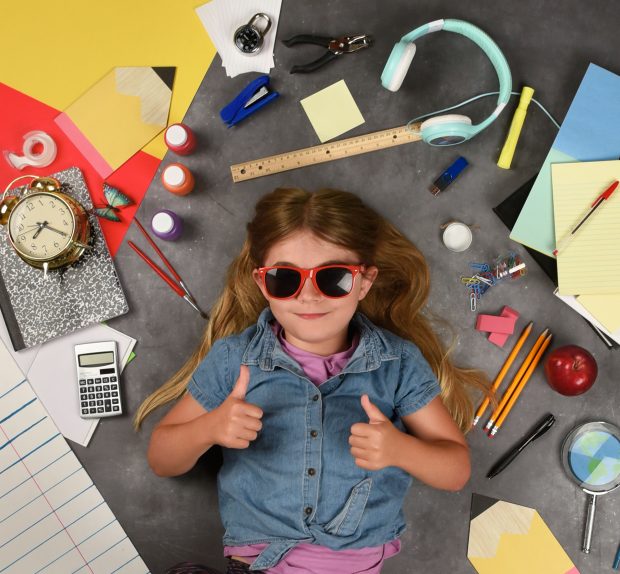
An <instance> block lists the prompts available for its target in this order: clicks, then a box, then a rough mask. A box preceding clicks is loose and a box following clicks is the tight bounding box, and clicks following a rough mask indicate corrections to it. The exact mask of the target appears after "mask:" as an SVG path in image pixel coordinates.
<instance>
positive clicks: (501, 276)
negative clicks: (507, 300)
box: [461, 251, 527, 311]
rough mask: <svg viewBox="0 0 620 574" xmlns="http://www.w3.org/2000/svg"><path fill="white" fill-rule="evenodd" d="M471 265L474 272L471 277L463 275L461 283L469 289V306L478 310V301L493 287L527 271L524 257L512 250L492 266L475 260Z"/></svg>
mask: <svg viewBox="0 0 620 574" xmlns="http://www.w3.org/2000/svg"><path fill="white" fill-rule="evenodd" d="M469 266H470V267H471V268H472V269H473V270H474V274H473V275H472V276H471V277H464V276H461V283H463V285H465V286H466V287H467V289H468V290H469V308H470V309H471V310H472V311H476V308H477V306H478V305H477V302H478V301H479V300H480V298H481V297H482V296H483V295H484V294H485V293H486V292H487V291H488V290H489V289H490V288H491V287H493V286H495V285H497V284H499V283H501V282H502V281H504V280H507V279H517V278H518V277H521V276H523V275H525V274H526V273H527V268H526V265H525V263H524V261H523V259H521V257H520V256H519V255H517V254H516V253H514V252H512V251H511V252H509V253H508V254H506V255H500V256H499V257H497V258H496V259H495V261H494V262H493V265H492V266H491V265H489V264H488V263H474V262H472V263H470V264H469ZM491 268H492V269H493V270H492V271H491Z"/></svg>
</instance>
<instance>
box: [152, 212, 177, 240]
mask: <svg viewBox="0 0 620 574" xmlns="http://www.w3.org/2000/svg"><path fill="white" fill-rule="evenodd" d="M151 229H152V230H153V233H154V234H155V235H157V237H159V238H161V239H165V240H166V241H174V240H175V239H178V238H179V237H180V236H181V233H182V232H183V220H182V219H181V218H180V217H179V216H178V215H177V214H176V213H174V211H170V210H169V209H162V210H161V211H158V212H157V213H156V214H155V215H153V219H151Z"/></svg>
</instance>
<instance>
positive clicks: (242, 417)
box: [212, 365, 263, 448]
mask: <svg viewBox="0 0 620 574" xmlns="http://www.w3.org/2000/svg"><path fill="white" fill-rule="evenodd" d="M249 383H250V369H248V367H247V366H246V365H241V368H240V370H239V377H238V378H237V381H236V382H235V386H234V387H233V389H232V391H231V392H230V395H228V397H227V398H226V400H225V401H224V402H223V403H222V404H221V405H220V406H219V407H217V408H216V409H214V410H213V411H212V412H213V414H216V416H217V419H218V420H217V421H216V425H214V428H215V429H217V430H216V437H215V439H216V443H217V444H219V445H220V446H224V447H227V448H248V446H250V443H251V442H252V441H253V440H256V437H257V436H258V431H260V429H261V428H263V423H262V422H261V418H262V416H263V411H262V410H261V409H260V408H259V407H257V406H256V405H253V404H251V403H247V402H246V401H245V394H246V393H247V390H248V385H249Z"/></svg>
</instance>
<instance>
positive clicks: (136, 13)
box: [0, 0, 215, 158]
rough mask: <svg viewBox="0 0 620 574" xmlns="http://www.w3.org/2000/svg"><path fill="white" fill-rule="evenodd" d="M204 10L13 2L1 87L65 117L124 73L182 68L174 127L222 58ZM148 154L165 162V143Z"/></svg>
mask: <svg viewBox="0 0 620 574" xmlns="http://www.w3.org/2000/svg"><path fill="white" fill-rule="evenodd" d="M200 3H201V2H200V0H175V2H170V0H149V1H148V2H127V1H126V0H107V1H106V2H84V0H63V2H49V1H48V0H24V1H22V2H16V1H13V2H10V1H9V2H6V3H5V6H4V9H3V10H2V18H1V19H0V47H2V48H3V50H2V53H3V54H4V57H3V58H2V77H1V78H0V81H2V82H4V83H5V84H8V85H9V86H11V87H12V88H15V89H17V90H19V91H21V92H24V93H26V94H28V95H29V96H32V97H33V98H36V99H38V100H40V101H42V102H44V103H46V104H48V105H50V106H52V107H54V108H56V109H58V110H64V109H65V108H66V107H67V106H69V104H71V103H72V102H73V101H74V100H75V99H76V98H77V97H78V96H80V95H81V94H83V93H84V92H86V91H87V90H88V89H89V88H90V87H91V86H92V85H94V84H95V83H97V82H98V81H99V80H100V79H101V78H102V77H103V76H104V75H106V74H107V73H108V72H110V70H112V69H113V68H115V67H117V66H174V67H176V75H175V81H174V90H173V95H172V102H171V107H170V116H169V122H170V123H174V122H178V121H180V120H181V119H182V118H183V116H184V115H185V112H186V111H187V109H188V108H189V105H190V103H191V101H192V99H193V98H194V95H195V94H196V91H197V90H198V87H199V86H200V83H201V81H202V79H203V77H204V75H205V73H206V71H207V69H208V68H209V65H210V64H211V61H212V60H213V57H214V55H215V47H214V46H213V44H212V43H211V40H210V39H209V37H208V36H207V34H206V33H205V30H204V28H203V26H202V24H201V23H200V20H199V19H198V17H197V16H196V12H195V8H196V6H198V5H199V4H200ZM144 151H145V152H147V153H150V154H152V155H154V156H155V157H159V158H162V157H163V156H164V154H165V153H166V151H167V148H166V146H165V144H164V141H163V135H160V136H158V137H157V138H155V139H154V140H153V141H152V142H150V143H149V144H148V145H147V146H145V147H144Z"/></svg>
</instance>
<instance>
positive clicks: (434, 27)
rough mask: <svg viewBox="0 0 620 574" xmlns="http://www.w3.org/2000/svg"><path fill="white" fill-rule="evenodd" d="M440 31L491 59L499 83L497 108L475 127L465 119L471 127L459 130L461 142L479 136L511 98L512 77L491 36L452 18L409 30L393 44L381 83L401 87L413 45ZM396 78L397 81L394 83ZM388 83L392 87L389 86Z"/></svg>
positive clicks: (413, 48)
mask: <svg viewBox="0 0 620 574" xmlns="http://www.w3.org/2000/svg"><path fill="white" fill-rule="evenodd" d="M439 31H446V32H453V33H456V34H461V35H462V36H465V37H466V38H469V39H470V40H471V41H472V42H474V43H475V44H477V45H478V46H479V47H480V49H482V51H483V52H484V53H485V54H486V55H487V57H488V58H489V60H491V63H492V64H493V67H494V69H495V72H496V73H497V77H498V80H499V96H498V98H497V106H496V108H495V110H494V111H493V113H492V114H491V115H490V116H488V117H487V118H486V119H485V120H484V121H482V122H481V123H479V124H477V125H471V122H469V119H468V118H464V119H466V120H467V122H469V124H470V125H468V126H467V127H466V128H463V129H462V130H460V131H462V132H463V133H464V135H463V137H461V141H463V140H464V139H469V138H471V137H473V136H474V135H476V134H478V133H480V132H481V131H482V130H483V129H484V128H486V127H487V126H488V125H489V124H491V123H492V122H493V121H494V120H495V119H496V118H497V116H499V114H500V113H501V111H502V110H503V109H504V107H505V106H506V104H507V103H508V100H509V99H510V92H511V90H512V76H511V74H510V68H509V67H508V62H507V61H506V58H505V57H504V54H502V51H501V50H500V49H499V46H498V45H497V44H496V43H495V42H494V41H493V40H492V39H491V37H490V36H489V35H488V34H486V33H485V32H483V31H482V30H481V29H480V28H478V27H477V26H474V25H473V24H470V23H469V22H465V21H463V20H454V19H445V20H434V21H433V22H429V23H427V24H424V25H422V26H419V27H418V28H416V29H415V30H412V31H411V32H409V33H408V34H406V35H405V36H403V37H402V38H401V39H400V41H399V42H398V44H396V46H395V47H394V49H393V51H392V54H391V55H390V59H389V60H388V63H387V64H386V66H385V69H384V71H383V75H382V77H381V80H382V83H383V85H384V86H385V87H386V88H388V89H390V90H392V91H396V90H397V89H398V87H400V83H401V82H402V79H403V78H404V74H405V73H406V70H407V68H408V67H409V63H410V62H411V60H412V59H413V54H414V53H415V44H413V42H414V41H415V40H417V39H418V38H420V37H422V36H425V35H426V34H432V33H433V32H439ZM395 78H398V79H397V80H396V79H395ZM390 83H392V84H393V85H390ZM394 84H395V86H394ZM461 127H462V126H461ZM425 141H427V139H425ZM456 143H458V142H456Z"/></svg>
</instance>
